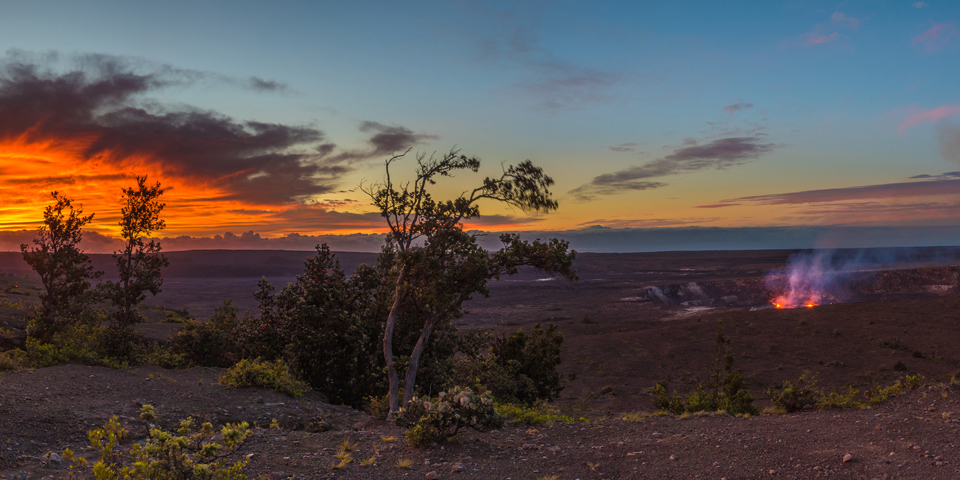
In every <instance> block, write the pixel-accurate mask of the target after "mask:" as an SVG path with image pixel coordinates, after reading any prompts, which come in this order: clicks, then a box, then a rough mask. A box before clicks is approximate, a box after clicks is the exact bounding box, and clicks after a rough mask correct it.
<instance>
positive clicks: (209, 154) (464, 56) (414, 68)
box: [0, 0, 960, 251]
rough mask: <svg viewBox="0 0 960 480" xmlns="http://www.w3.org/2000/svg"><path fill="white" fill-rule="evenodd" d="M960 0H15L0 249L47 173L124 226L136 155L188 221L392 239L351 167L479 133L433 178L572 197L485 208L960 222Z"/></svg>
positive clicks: (371, 175) (364, 175)
mask: <svg viewBox="0 0 960 480" xmlns="http://www.w3.org/2000/svg"><path fill="white" fill-rule="evenodd" d="M958 22H960V4H958V3H957V2H946V1H935V0H931V1H929V2H924V1H921V2H914V1H885V2H876V1H871V2H867V1H843V2H814V1H810V2H806V1H794V0H788V1H780V2H777V1H771V2H631V1H624V2H602V1H591V2H569V1H561V2H538V1H530V2H465V1H464V2H460V1H455V0H448V1H437V2H430V1H417V2H399V1H391V2H386V1H381V2H376V1H357V2H304V1H274V2H244V1H230V2H180V1H166V2H153V3H149V4H147V3H144V2H122V1H85V2H72V1H0V249H4V250H7V249H17V248H16V246H17V245H19V243H22V242H24V241H27V239H29V238H31V236H32V235H33V232H35V231H36V228H37V227H38V226H39V225H40V222H41V221H42V212H43V208H44V206H45V205H47V204H49V203H50V200H51V197H50V192H52V191H54V190H56V191H58V192H59V193H61V194H63V195H65V196H67V197H69V198H72V199H74V201H75V203H77V204H82V206H83V209H84V212H85V213H94V214H95V217H94V221H93V222H92V223H91V224H90V225H88V228H87V234H86V239H87V242H88V244H89V245H90V248H92V249H93V250H97V249H100V250H104V251H109V250H110V249H111V248H113V246H114V245H116V234H117V232H118V230H119V227H118V226H117V221H118V218H119V212H120V207H121V205H120V192H121V189H122V188H124V187H129V186H131V185H133V184H135V177H136V176H137V175H146V176H147V177H148V180H149V181H151V182H152V181H159V182H161V185H163V186H164V187H165V193H164V195H163V200H164V201H165V202H166V207H165V209H164V211H163V217H164V219H165V220H166V225H167V227H166V229H165V230H164V231H163V232H159V233H158V234H157V236H158V237H162V238H164V239H165V241H167V242H168V245H169V246H170V247H173V248H248V247H255V246H257V245H259V246H261V247H264V246H272V247H274V248H302V247H303V246H305V245H306V244H309V243H313V242H316V241H318V240H324V241H326V240H329V241H331V242H334V243H337V242H339V243H337V244H338V245H341V248H343V249H350V250H371V249H374V250H375V249H376V248H377V246H378V244H379V242H382V236H381V235H380V234H382V233H383V232H384V230H385V225H384V223H383V221H382V219H381V218H380V217H379V215H378V214H377V212H376V211H375V210H374V208H373V207H372V206H371V205H370V202H369V200H368V197H367V196H366V195H365V194H364V193H363V192H362V191H361V189H360V188H359V186H360V185H362V184H366V185H370V184H371V183H375V182H377V181H381V180H382V179H383V174H384V167H383V162H384V160H385V159H386V158H389V157H390V156H391V155H393V154H395V153H402V152H404V151H406V150H408V149H410V153H408V154H407V156H406V158H405V159H404V160H402V161H401V162H400V163H397V164H395V165H396V170H395V172H394V174H395V175H397V176H400V177H404V176H406V178H409V177H410V175H411V174H412V173H413V169H414V164H415V157H416V155H417V154H418V153H422V154H425V155H427V156H429V155H431V154H437V155H442V154H443V153H445V152H448V151H450V150H451V149H459V150H460V151H461V152H462V153H464V154H466V155H469V156H476V157H478V158H480V159H481V160H482V162H483V163H482V166H481V170H480V172H479V173H477V174H469V173H462V174H459V175H457V176H456V178H452V179H443V181H441V182H440V183H438V184H437V185H436V186H435V189H436V190H435V192H436V193H435V196H436V197H440V198H443V197H452V196H455V195H457V194H459V193H460V192H462V191H464V190H467V189H470V188H472V187H473V186H476V185H477V184H479V182H481V181H482V179H483V177H484V176H495V175H498V174H499V173H500V172H501V169H502V168H503V167H504V166H505V165H510V164H514V163H517V162H520V161H523V160H527V159H529V160H531V161H533V162H534V164H536V165H538V166H540V167H542V168H543V169H544V170H545V171H546V173H547V174H548V175H550V176H551V177H553V179H554V180H555V182H556V183H555V184H554V185H553V187H552V192H553V195H554V198H555V199H556V200H558V202H559V204H560V208H559V209H558V210H557V211H555V212H551V213H548V214H539V215H528V214H527V213H525V212H522V211H518V210H515V209H510V208H506V207H504V206H502V205H498V204H495V203H488V204H483V205H481V213H482V214H483V215H482V217H480V218H479V219H475V220H473V221H471V222H470V223H468V224H467V225H466V227H467V228H471V229H478V230H483V231H487V232H497V231H522V232H528V233H529V234H530V235H540V234H541V233H542V234H544V235H546V234H550V233H551V232H566V233H563V235H567V236H569V237H570V238H580V239H583V238H588V237H589V238H594V237H597V236H598V235H599V236H603V235H607V234H609V235H613V234H616V235H618V236H619V237H618V238H622V239H624V240H623V241H622V242H620V243H619V244H616V246H609V247H604V248H606V249H608V250H609V249H613V250H619V251H629V250H649V249H671V248H672V247H673V248H687V247H685V246H689V245H694V246H695V247H690V248H773V247H780V246H793V245H797V246H803V245H807V244H810V245H821V244H823V242H825V241H830V240H824V239H825V238H826V239H830V238H833V239H836V238H838V236H839V237H843V236H844V235H847V234H849V235H852V237H850V238H851V240H849V241H847V242H845V243H844V242H841V243H842V246H858V245H874V244H883V245H887V244H888V243H891V242H892V243H895V244H927V243H930V242H934V243H941V244H942V243H947V244H960V93H958V90H957V88H956V86H957V85H958V84H960V24H958ZM800 231H802V232H805V233H803V234H802V235H799V234H798V235H794V234H792V233H790V232H800ZM717 232H726V233H724V234H723V235H719V236H718V234H717ZM730 232H733V234H730V235H727V234H729V233H730ZM770 232H774V233H770ZM811 232H813V233H811ZM837 232H840V233H837ZM878 232H882V233H878ZM931 232H938V233H936V234H934V233H931ZM609 235H608V237H609ZM651 235H652V236H653V237H656V236H657V235H659V236H660V237H657V238H673V239H674V240H668V241H666V243H663V242H661V243H656V242H652V241H651V240H650V238H653V237H651ZM677 235H679V236H677ZM724 235H727V236H724ZM791 236H794V237H796V238H802V239H803V240H802V241H800V240H797V241H796V242H793V243H790V242H785V241H783V239H784V238H790V237H791ZM681 237H682V239H679V240H678V238H681ZM704 237H707V239H710V238H721V237H722V238H725V239H726V240H723V241H719V240H718V241H717V242H714V243H709V242H707V243H704ZM881 237H882V238H881ZM609 238H612V237H609ZM758 239H760V240H758ZM764 239H768V240H764ZM776 239H780V240H776ZM891 239H895V241H894V240H891ZM644 242H646V243H644ZM651 242H652V243H651ZM684 242H686V243H684ZM601 243H602V242H601ZM654 243H656V246H654ZM587 248H588V249H589V248H591V247H587ZM598 248H599V247H598Z"/></svg>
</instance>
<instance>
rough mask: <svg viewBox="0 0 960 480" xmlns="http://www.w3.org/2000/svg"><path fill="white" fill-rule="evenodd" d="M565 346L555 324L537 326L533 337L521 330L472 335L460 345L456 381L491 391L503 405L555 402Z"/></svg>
mask: <svg viewBox="0 0 960 480" xmlns="http://www.w3.org/2000/svg"><path fill="white" fill-rule="evenodd" d="M562 344H563V334H562V333H560V332H558V331H557V326H556V325H548V326H547V328H541V327H540V324H539V323H538V324H536V325H534V326H533V329H532V330H531V332H530V334H527V333H526V332H524V331H523V329H522V328H521V329H518V330H517V331H516V332H513V333H512V334H510V335H506V336H500V337H493V336H491V335H490V334H488V333H486V332H472V333H470V334H467V335H464V336H463V337H462V338H461V340H460V344H459V345H458V348H459V350H460V352H462V353H463V355H462V356H461V357H460V358H459V359H457V362H456V365H455V366H454V381H455V383H457V384H460V385H471V386H472V387H473V388H474V389H477V390H478V391H481V390H489V391H490V392H492V393H493V395H494V396H495V397H497V398H498V399H499V400H502V401H503V402H504V403H510V404H523V405H526V406H533V405H534V404H536V403H537V402H539V401H541V400H548V401H549V400H553V399H554V398H557V396H559V395H560V391H561V390H563V384H562V381H561V380H562V375H561V374H560V372H558V371H557V365H559V364H560V346H561V345H562ZM484 350H486V353H485V354H484Z"/></svg>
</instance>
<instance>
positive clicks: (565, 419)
mask: <svg viewBox="0 0 960 480" xmlns="http://www.w3.org/2000/svg"><path fill="white" fill-rule="evenodd" d="M496 409H497V413H498V414H500V415H501V416H503V417H504V418H506V419H507V421H508V422H510V423H524V424H527V425H553V424H554V423H557V422H561V423H565V424H567V425H571V424H574V423H577V422H588V421H589V420H588V419H586V418H583V417H580V418H574V417H570V416H567V415H563V414H561V413H560V409H559V408H557V407H555V406H553V405H549V404H547V402H545V401H543V400H540V401H538V402H537V403H535V404H533V405H532V406H527V405H523V404H519V405H518V404H501V403H497V404H496Z"/></svg>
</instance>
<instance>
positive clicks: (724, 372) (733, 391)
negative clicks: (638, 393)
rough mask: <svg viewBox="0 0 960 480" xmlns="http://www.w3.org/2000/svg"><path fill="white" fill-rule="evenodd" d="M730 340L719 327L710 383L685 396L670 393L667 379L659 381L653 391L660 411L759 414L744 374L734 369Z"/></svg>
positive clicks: (655, 402) (651, 391)
mask: <svg viewBox="0 0 960 480" xmlns="http://www.w3.org/2000/svg"><path fill="white" fill-rule="evenodd" d="M729 344H730V339H729V338H728V337H727V336H726V335H724V333H723V329H722V328H719V329H718V330H717V337H716V358H715V359H714V361H713V364H712V365H711V367H710V375H709V378H710V380H709V382H708V383H707V384H702V383H701V384H699V385H697V387H696V389H695V390H694V391H693V392H692V393H690V394H688V395H687V396H686V398H684V397H681V396H680V395H677V394H676V393H673V394H671V393H669V391H668V387H667V384H666V382H660V383H657V385H656V386H654V387H653V388H652V389H650V393H652V394H653V405H654V408H656V409H657V410H661V411H665V412H670V413H673V414H675V415H682V414H684V413H695V412H715V411H724V412H727V413H729V414H731V415H757V414H758V413H760V412H759V410H758V409H757V407H756V406H754V405H753V395H751V394H750V391H749V390H747V389H746V384H745V383H744V381H743V374H741V373H740V372H739V371H734V370H733V364H734V361H735V360H734V357H733V354H732V353H730V347H729Z"/></svg>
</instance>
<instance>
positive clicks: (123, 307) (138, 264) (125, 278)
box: [101, 176, 170, 329]
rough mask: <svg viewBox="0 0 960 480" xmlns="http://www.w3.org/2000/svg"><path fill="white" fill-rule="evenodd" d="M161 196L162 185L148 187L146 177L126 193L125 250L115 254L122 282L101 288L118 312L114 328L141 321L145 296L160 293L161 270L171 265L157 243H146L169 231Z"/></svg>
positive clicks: (122, 223) (123, 218)
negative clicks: (161, 215)
mask: <svg viewBox="0 0 960 480" xmlns="http://www.w3.org/2000/svg"><path fill="white" fill-rule="evenodd" d="M160 195H163V189H161V188H160V182H157V183H156V184H154V185H153V186H149V185H147V177H146V176H142V177H139V176H138V177H137V186H136V187H130V188H125V189H123V202H124V206H123V208H122V209H121V212H120V213H121V217H120V222H119V224H120V236H121V238H123V240H124V246H123V250H120V251H117V252H114V254H113V257H114V259H115V260H116V262H117V271H118V273H119V275H120V279H119V281H117V282H112V281H108V282H103V283H102V284H101V289H102V291H103V294H104V296H105V297H106V298H107V299H109V300H110V301H111V302H112V303H113V305H114V306H115V307H116V308H117V312H116V313H115V315H114V324H115V325H116V326H117V327H118V328H121V329H126V328H129V326H130V325H132V324H134V323H138V322H140V321H141V320H142V316H141V314H140V312H139V311H138V310H137V309H138V307H139V306H140V304H141V303H142V302H143V301H144V300H145V299H146V298H147V296H146V293H145V292H150V293H151V294H153V295H156V294H157V293H160V286H161V285H162V284H163V277H162V276H161V275H160V270H161V269H162V268H163V267H166V266H169V265H170V262H169V261H168V260H167V259H166V257H164V256H163V254H161V253H160V250H161V249H160V244H159V243H158V242H157V241H156V240H153V239H150V241H149V242H147V241H145V240H144V238H146V237H148V236H149V235H150V234H151V233H153V232H157V231H160V230H163V229H164V227H166V224H165V222H164V221H163V220H162V219H161V218H160V212H161V211H162V210H163V207H164V206H165V204H164V203H161V202H160V200H159V198H160Z"/></svg>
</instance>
